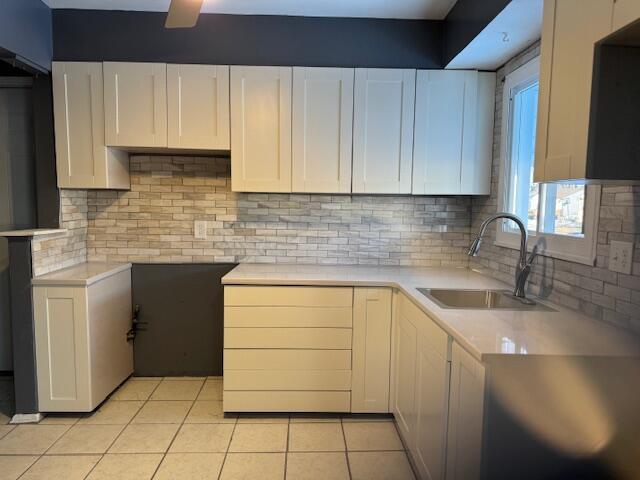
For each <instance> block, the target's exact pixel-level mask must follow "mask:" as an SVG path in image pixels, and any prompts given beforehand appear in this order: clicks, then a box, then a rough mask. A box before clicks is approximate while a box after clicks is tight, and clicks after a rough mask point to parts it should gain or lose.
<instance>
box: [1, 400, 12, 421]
mask: <svg viewBox="0 0 640 480" xmlns="http://www.w3.org/2000/svg"><path fill="white" fill-rule="evenodd" d="M14 412H15V408H14V406H13V403H12V402H0V425H6V424H7V423H9V421H10V420H11V417H13V413H14Z"/></svg>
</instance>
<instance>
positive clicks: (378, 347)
mask: <svg viewBox="0 0 640 480" xmlns="http://www.w3.org/2000/svg"><path fill="white" fill-rule="evenodd" d="M353 300H354V301H353V347H352V348H353V367H352V368H353V373H352V384H351V411H352V412H355V413H387V412H388V411H389V365H390V360H391V359H390V352H391V289H389V288H356V289H354V299H353Z"/></svg>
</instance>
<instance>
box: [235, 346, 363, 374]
mask: <svg viewBox="0 0 640 480" xmlns="http://www.w3.org/2000/svg"><path fill="white" fill-rule="evenodd" d="M224 368H225V370H234V369H235V370H351V350H241V349H238V350H226V349H225V351H224Z"/></svg>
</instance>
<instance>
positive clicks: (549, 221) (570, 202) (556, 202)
mask: <svg viewBox="0 0 640 480" xmlns="http://www.w3.org/2000/svg"><path fill="white" fill-rule="evenodd" d="M585 196H586V194H585V186H584V185H575V184H547V185H545V186H544V194H543V199H544V200H543V205H542V221H541V222H540V229H541V230H542V231H543V232H545V233H553V234H556V235H571V236H574V237H575V236H578V237H582V236H584V208H585Z"/></svg>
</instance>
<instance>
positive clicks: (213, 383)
mask: <svg viewBox="0 0 640 480" xmlns="http://www.w3.org/2000/svg"><path fill="white" fill-rule="evenodd" d="M198 400H222V382H221V381H218V380H207V381H206V382H204V385H203V386H202V390H200V393H199V394H198Z"/></svg>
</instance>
